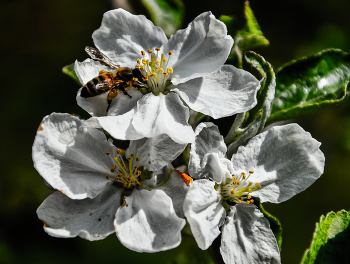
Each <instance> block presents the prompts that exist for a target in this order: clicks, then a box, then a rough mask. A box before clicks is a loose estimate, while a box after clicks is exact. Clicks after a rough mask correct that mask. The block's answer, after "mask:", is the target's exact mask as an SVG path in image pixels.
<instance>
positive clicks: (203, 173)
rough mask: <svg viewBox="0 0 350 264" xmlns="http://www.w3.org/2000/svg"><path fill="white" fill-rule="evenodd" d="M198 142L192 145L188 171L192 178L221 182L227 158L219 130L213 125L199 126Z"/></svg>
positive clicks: (208, 123)
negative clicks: (222, 161)
mask: <svg viewBox="0 0 350 264" xmlns="http://www.w3.org/2000/svg"><path fill="white" fill-rule="evenodd" d="M195 134H196V140H195V142H194V143H193V144H191V151H190V161H189V163H188V171H189V173H190V175H191V177H193V178H196V179H200V178H211V179H215V181H217V182H221V179H222V177H223V174H224V171H225V170H226V166H225V165H224V164H222V163H221V160H222V159H223V158H224V157H225V153H226V150H227V148H226V145H225V143H224V139H223V137H222V136H221V135H220V132H219V129H218V127H217V126H216V125H214V124H213V123H210V122H207V123H201V124H199V125H198V126H197V128H196V131H195Z"/></svg>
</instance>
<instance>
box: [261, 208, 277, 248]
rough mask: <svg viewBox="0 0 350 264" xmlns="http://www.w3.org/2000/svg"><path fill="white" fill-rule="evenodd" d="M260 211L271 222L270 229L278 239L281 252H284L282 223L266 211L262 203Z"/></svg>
mask: <svg viewBox="0 0 350 264" xmlns="http://www.w3.org/2000/svg"><path fill="white" fill-rule="evenodd" d="M259 209H260V211H261V212H262V213H263V214H264V217H265V218H266V219H267V220H268V221H269V223H270V228H271V230H272V232H273V234H274V235H275V237H276V240H277V244H278V247H279V249H280V252H281V251H282V225H281V222H280V221H279V220H278V219H277V218H276V217H275V216H273V215H272V214H270V213H269V212H268V211H266V210H265V209H264V207H263V206H262V204H261V203H259Z"/></svg>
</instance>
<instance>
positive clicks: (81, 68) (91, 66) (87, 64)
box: [74, 59, 115, 85]
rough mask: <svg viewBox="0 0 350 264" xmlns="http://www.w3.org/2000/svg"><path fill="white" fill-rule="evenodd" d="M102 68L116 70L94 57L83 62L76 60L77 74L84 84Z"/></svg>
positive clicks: (75, 68) (110, 70) (75, 69)
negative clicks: (95, 59)
mask: <svg viewBox="0 0 350 264" xmlns="http://www.w3.org/2000/svg"><path fill="white" fill-rule="evenodd" d="M102 70H103V71H109V72H114V71H115V69H113V68H111V67H108V66H107V65H105V64H102V63H101V62H99V61H94V60H92V59H86V60H84V61H83V62H79V61H75V63H74V71H75V74H76V75H77V77H78V79H79V81H80V83H81V84H82V85H85V84H86V83H87V82H89V81H91V80H92V79H93V78H95V77H97V76H98V75H99V73H100V71H102Z"/></svg>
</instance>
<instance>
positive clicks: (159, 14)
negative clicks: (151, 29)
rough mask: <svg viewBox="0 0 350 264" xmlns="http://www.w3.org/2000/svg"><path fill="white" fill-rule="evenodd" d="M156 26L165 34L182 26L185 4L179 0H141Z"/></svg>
mask: <svg viewBox="0 0 350 264" xmlns="http://www.w3.org/2000/svg"><path fill="white" fill-rule="evenodd" d="M141 2H142V3H143V5H144V6H145V7H146V9H147V11H148V12H149V14H150V17H151V20H152V21H153V23H154V24H155V25H156V26H159V27H161V28H162V29H163V30H164V32H165V34H166V35H167V36H170V35H171V34H173V33H175V31H176V30H178V29H179V28H180V27H181V26H182V21H183V18H184V14H185V5H184V4H183V3H182V1H181V0H142V1H141Z"/></svg>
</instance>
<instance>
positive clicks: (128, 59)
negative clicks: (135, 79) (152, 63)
mask: <svg viewBox="0 0 350 264" xmlns="http://www.w3.org/2000/svg"><path fill="white" fill-rule="evenodd" d="M92 38H93V40H94V43H95V45H96V47H97V48H98V49H99V50H100V51H101V52H102V53H104V54H105V55H106V56H107V57H109V58H110V59H111V60H112V61H114V62H115V63H117V64H118V65H121V67H131V68H134V67H135V65H136V64H137V63H136V60H137V59H138V58H141V50H144V51H146V52H147V50H148V49H152V50H153V49H154V48H156V47H161V46H162V45H163V44H164V43H166V42H167V41H168V40H167V37H166V36H165V34H164V32H163V30H162V29H161V28H160V27H156V26H155V25H154V24H153V23H152V22H151V21H149V20H148V19H147V18H146V17H145V16H143V15H139V16H135V15H132V14H130V13H129V12H127V11H125V10H123V9H121V8H120V9H115V10H111V11H108V12H106V13H105V14H104V15H103V19H102V24H101V27H100V28H99V29H97V30H96V31H95V32H94V33H93V34H92Z"/></svg>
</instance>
